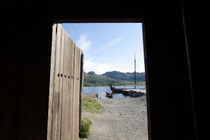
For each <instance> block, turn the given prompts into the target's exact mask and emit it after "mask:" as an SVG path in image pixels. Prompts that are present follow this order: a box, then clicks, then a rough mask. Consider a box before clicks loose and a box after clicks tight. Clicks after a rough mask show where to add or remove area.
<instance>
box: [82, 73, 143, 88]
mask: <svg viewBox="0 0 210 140" xmlns="http://www.w3.org/2000/svg"><path fill="white" fill-rule="evenodd" d="M133 81H134V73H129V72H127V73H123V72H119V71H112V72H106V73H104V74H101V75H98V74H96V73H95V72H93V71H91V72H88V73H86V72H84V86H100V85H108V84H110V83H111V84H113V85H122V84H132V83H133ZM136 81H137V82H142V83H144V82H145V73H138V72H137V73H136Z"/></svg>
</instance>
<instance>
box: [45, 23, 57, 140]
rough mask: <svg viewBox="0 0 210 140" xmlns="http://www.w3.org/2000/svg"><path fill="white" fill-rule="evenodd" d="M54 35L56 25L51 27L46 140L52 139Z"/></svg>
mask: <svg viewBox="0 0 210 140" xmlns="http://www.w3.org/2000/svg"><path fill="white" fill-rule="evenodd" d="M56 34H57V24H54V25H53V27H52V47H51V64H50V86H49V101H48V126H47V140H51V139H52V123H53V121H52V118H53V111H52V105H53V92H54V79H55V59H56Z"/></svg>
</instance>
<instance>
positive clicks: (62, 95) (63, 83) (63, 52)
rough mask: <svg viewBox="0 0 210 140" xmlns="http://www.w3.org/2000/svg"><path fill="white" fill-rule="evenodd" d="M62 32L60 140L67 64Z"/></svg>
mask: <svg viewBox="0 0 210 140" xmlns="http://www.w3.org/2000/svg"><path fill="white" fill-rule="evenodd" d="M61 30H62V56H61V59H62V60H61V62H62V63H61V64H62V68H61V71H62V77H61V78H62V83H61V98H60V99H61V100H60V103H61V106H60V107H61V118H60V119H61V121H60V139H61V140H64V139H65V122H66V121H65V112H66V110H65V106H66V99H65V98H66V94H67V91H66V73H67V68H66V66H67V64H66V62H67V61H66V55H67V51H66V34H65V30H64V28H61Z"/></svg>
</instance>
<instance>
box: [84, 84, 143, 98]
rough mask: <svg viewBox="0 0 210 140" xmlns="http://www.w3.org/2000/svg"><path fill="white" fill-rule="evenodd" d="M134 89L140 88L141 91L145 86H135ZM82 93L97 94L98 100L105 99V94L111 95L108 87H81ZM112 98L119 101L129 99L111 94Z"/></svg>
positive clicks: (121, 95) (127, 86)
mask: <svg viewBox="0 0 210 140" xmlns="http://www.w3.org/2000/svg"><path fill="white" fill-rule="evenodd" d="M114 87H116V88H129V89H131V88H134V86H133V85H132V86H129V85H126V86H114ZM136 88H140V89H143V88H145V86H136ZM82 92H83V93H89V94H91V93H98V96H99V97H100V98H106V92H109V93H111V90H110V87H109V86H105V87H83V88H82ZM113 98H115V99H119V98H130V97H129V96H124V95H123V94H113Z"/></svg>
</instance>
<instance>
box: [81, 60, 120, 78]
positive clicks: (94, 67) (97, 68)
mask: <svg viewBox="0 0 210 140" xmlns="http://www.w3.org/2000/svg"><path fill="white" fill-rule="evenodd" d="M114 70H117V68H116V67H115V66H113V65H112V64H107V63H99V62H93V59H92V58H90V59H85V60H84V71H85V72H89V71H94V72H95V73H97V74H103V73H105V72H107V71H114Z"/></svg>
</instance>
